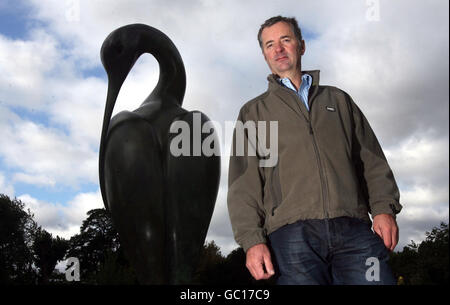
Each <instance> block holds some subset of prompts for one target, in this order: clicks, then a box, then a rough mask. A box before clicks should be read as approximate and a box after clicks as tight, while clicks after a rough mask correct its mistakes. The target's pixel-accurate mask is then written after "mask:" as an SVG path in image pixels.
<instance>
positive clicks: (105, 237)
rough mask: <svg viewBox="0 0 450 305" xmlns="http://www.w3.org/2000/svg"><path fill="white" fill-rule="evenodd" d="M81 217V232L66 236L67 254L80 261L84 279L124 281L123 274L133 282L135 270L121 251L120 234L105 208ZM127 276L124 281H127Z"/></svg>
mask: <svg viewBox="0 0 450 305" xmlns="http://www.w3.org/2000/svg"><path fill="white" fill-rule="evenodd" d="M87 215H88V218H87V219H85V220H84V221H83V224H82V226H81V228H80V234H76V235H74V236H73V237H72V238H71V239H70V240H69V249H68V251H67V254H66V258H68V257H76V258H78V260H79V262H80V278H81V280H82V281H83V282H84V283H90V284H106V283H121V284H124V283H125V282H124V280H123V276H124V275H125V274H126V276H125V278H126V279H128V280H129V282H130V283H135V282H136V280H135V276H134V273H133V271H132V269H131V267H130V265H129V263H128V260H127V259H126V258H125V256H124V254H123V250H122V247H121V246H120V241H119V234H118V233H117V231H116V230H115V228H114V226H113V223H112V220H111V216H110V214H109V212H108V211H106V210H105V209H94V210H90V211H89V212H88V213H87ZM128 280H127V281H128Z"/></svg>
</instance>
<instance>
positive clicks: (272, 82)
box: [267, 70, 320, 90]
mask: <svg viewBox="0 0 450 305" xmlns="http://www.w3.org/2000/svg"><path fill="white" fill-rule="evenodd" d="M305 73H306V74H309V75H311V77H312V84H311V86H318V85H319V79H320V70H310V71H302V74H305ZM279 78H280V77H279V76H278V75H276V74H269V76H267V80H268V81H269V90H274V89H276V88H279V86H281V85H280V83H279V82H278V79H279Z"/></svg>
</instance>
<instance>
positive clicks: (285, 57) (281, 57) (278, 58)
mask: <svg viewBox="0 0 450 305" xmlns="http://www.w3.org/2000/svg"><path fill="white" fill-rule="evenodd" d="M284 59H288V57H287V56H280V57H277V58H275V61H280V60H284Z"/></svg>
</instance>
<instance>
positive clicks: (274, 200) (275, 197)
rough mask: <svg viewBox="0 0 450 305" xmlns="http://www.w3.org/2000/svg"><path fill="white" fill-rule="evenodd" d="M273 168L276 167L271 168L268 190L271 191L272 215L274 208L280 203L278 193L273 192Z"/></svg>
mask: <svg viewBox="0 0 450 305" xmlns="http://www.w3.org/2000/svg"><path fill="white" fill-rule="evenodd" d="M275 170H276V167H275V168H273V170H272V174H271V175H270V191H271V192H272V200H273V206H272V210H271V214H272V216H274V215H275V210H276V208H277V207H278V206H279V204H280V199H279V198H278V194H277V193H276V192H275V186H274V176H275Z"/></svg>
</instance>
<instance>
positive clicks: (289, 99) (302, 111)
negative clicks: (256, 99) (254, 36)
mask: <svg viewBox="0 0 450 305" xmlns="http://www.w3.org/2000/svg"><path fill="white" fill-rule="evenodd" d="M303 73H307V74H309V75H311V77H312V84H311V88H310V89H309V90H310V91H309V92H310V94H309V97H308V103H309V107H310V109H311V105H312V104H311V101H312V99H313V97H314V96H315V95H316V94H317V91H318V90H317V89H318V87H319V73H320V71H319V70H312V71H302V74H303ZM278 79H279V77H278V75H275V74H270V75H269V76H268V77H267V80H268V81H269V88H268V91H272V92H274V93H275V94H276V95H278V96H279V97H280V98H281V100H282V101H283V102H284V103H285V104H286V105H287V106H289V107H290V108H291V109H292V110H293V111H294V112H295V113H297V114H298V115H299V116H300V117H304V118H305V120H306V121H308V122H309V112H308V110H307V109H306V106H305V105H304V104H303V103H299V102H298V96H297V95H296V94H293V93H292V92H293V91H292V92H290V89H288V90H286V88H283V85H281V84H280V83H279V82H278Z"/></svg>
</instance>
